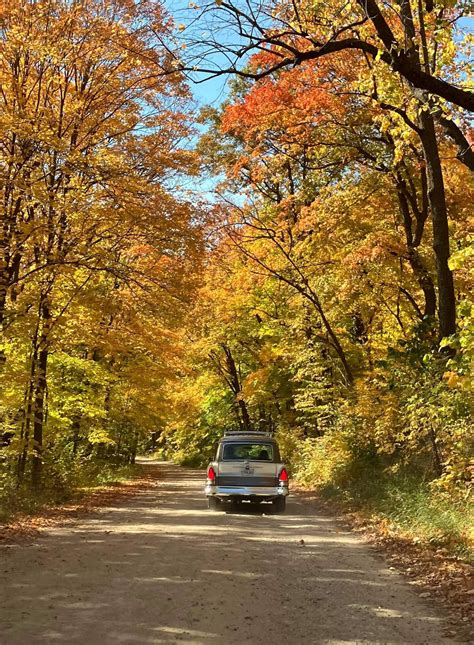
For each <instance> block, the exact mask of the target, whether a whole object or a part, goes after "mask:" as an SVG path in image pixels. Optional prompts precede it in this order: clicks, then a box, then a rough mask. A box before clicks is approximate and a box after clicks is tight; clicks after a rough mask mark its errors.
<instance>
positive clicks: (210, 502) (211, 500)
mask: <svg viewBox="0 0 474 645" xmlns="http://www.w3.org/2000/svg"><path fill="white" fill-rule="evenodd" d="M220 506H221V500H220V499H219V498H218V497H208V498H207V508H208V509H210V510H211V511H218V510H219V508H220Z"/></svg>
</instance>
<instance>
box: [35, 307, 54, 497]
mask: <svg viewBox="0 0 474 645" xmlns="http://www.w3.org/2000/svg"><path fill="white" fill-rule="evenodd" d="M40 317H41V319H42V332H41V337H40V340H39V352H38V373H37V379H36V388H35V393H34V417H33V418H34V421H33V442H34V443H33V459H32V472H31V482H32V485H33V488H34V489H35V490H39V489H40V488H41V475H42V469H43V455H42V452H43V426H44V421H45V403H46V386H47V380H46V374H47V368H48V355H49V325H50V321H51V312H50V309H49V303H48V297H47V295H46V294H41V299H40Z"/></svg>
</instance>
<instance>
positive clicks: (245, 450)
mask: <svg viewBox="0 0 474 645" xmlns="http://www.w3.org/2000/svg"><path fill="white" fill-rule="evenodd" d="M222 459H224V460H231V459H251V460H253V461H274V451H273V445H272V444H271V443H228V444H224V450H223V453H222Z"/></svg>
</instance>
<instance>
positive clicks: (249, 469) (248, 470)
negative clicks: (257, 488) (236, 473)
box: [240, 468, 255, 477]
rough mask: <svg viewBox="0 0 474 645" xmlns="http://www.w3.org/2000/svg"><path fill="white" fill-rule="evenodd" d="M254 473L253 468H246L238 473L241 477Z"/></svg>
mask: <svg viewBox="0 0 474 645" xmlns="http://www.w3.org/2000/svg"><path fill="white" fill-rule="evenodd" d="M254 472H255V469H254V468H246V469H245V470H241V471H240V473H241V475H242V477H245V476H246V475H253V474H254Z"/></svg>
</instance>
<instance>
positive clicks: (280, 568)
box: [0, 462, 453, 645]
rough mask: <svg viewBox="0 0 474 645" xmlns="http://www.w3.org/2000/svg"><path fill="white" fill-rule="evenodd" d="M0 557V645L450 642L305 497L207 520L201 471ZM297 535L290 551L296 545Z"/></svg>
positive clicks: (396, 581)
mask: <svg viewBox="0 0 474 645" xmlns="http://www.w3.org/2000/svg"><path fill="white" fill-rule="evenodd" d="M146 464H147V467H149V468H155V469H157V472H158V473H159V475H160V479H161V482H160V485H159V486H158V487H157V488H154V489H150V490H149V491H145V492H142V493H140V494H139V495H138V496H136V497H134V498H133V499H131V500H129V501H128V502H127V503H125V504H123V505H120V506H117V507H114V508H107V509H103V511H102V512H101V513H100V515H98V516H97V515H96V516H91V517H90V518H88V519H84V520H81V521H79V522H78V523H77V524H74V525H69V526H65V527H63V528H55V529H53V530H51V531H49V532H48V533H47V534H44V535H43V536H42V537H40V538H39V539H37V540H36V541H35V542H34V544H32V545H28V546H26V545H21V546H10V547H2V548H1V550H0V557H1V565H0V573H1V580H0V597H1V604H0V643H1V644H2V645H34V644H36V643H41V644H44V643H48V644H52V645H53V644H56V643H61V644H62V643H65V644H68V645H69V644H78V643H80V644H81V645H109V644H110V645H112V644H113V645H120V644H122V643H123V644H127V645H132V644H133V645H138V644H146V643H194V644H206V645H207V644H213V643H216V644H217V643H219V645H231V644H237V643H238V644H246V645H253V644H254V643H255V644H258V643H262V644H265V645H267V644H268V645H270V644H271V645H273V644H276V645H300V644H305V643H328V644H336V643H341V644H342V643H389V644H392V643H393V644H395V643H404V644H405V643H416V644H418V643H426V644H430V645H434V644H436V643H450V642H453V641H450V640H449V639H447V638H444V637H443V631H442V627H441V624H440V619H439V617H437V616H436V613H435V611H434V610H433V609H431V608H430V607H429V605H427V604H425V602H424V601H423V600H421V599H420V598H418V596H417V595H416V593H415V592H414V590H413V589H412V588H411V587H410V586H408V585H407V584H406V582H405V581H404V580H403V579H402V578H401V577H400V576H399V575H398V574H397V573H395V572H394V571H390V570H389V569H388V568H387V565H386V564H384V563H383V562H382V560H381V559H380V558H379V557H378V556H376V555H375V554H374V553H373V551H372V550H371V548H370V547H368V546H367V545H366V544H365V543H364V542H362V541H361V540H360V539H359V538H358V537H357V536H355V535H353V534H351V533H350V532H348V531H345V530H341V529H340V527H338V525H337V524H335V523H334V522H333V521H332V520H331V519H329V518H328V517H326V516H321V515H318V514H317V511H316V510H315V509H314V507H313V506H312V505H311V503H309V502H305V501H304V500H303V499H299V498H298V497H297V496H295V497H292V498H290V499H289V502H288V507H287V512H286V513H285V514H283V515H271V514H269V515H267V514H262V512H261V511H260V512H258V511H256V510H254V511H251V510H250V509H248V510H247V512H238V513H230V512H229V513H226V512H218V513H212V512H210V511H208V510H207V509H206V504H205V498H204V496H203V493H202V488H203V474H202V472H198V471H190V470H184V469H181V468H178V467H176V466H171V465H169V464H161V465H158V466H157V465H156V463H153V462H146ZM301 541H304V544H303V543H302V542H301Z"/></svg>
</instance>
